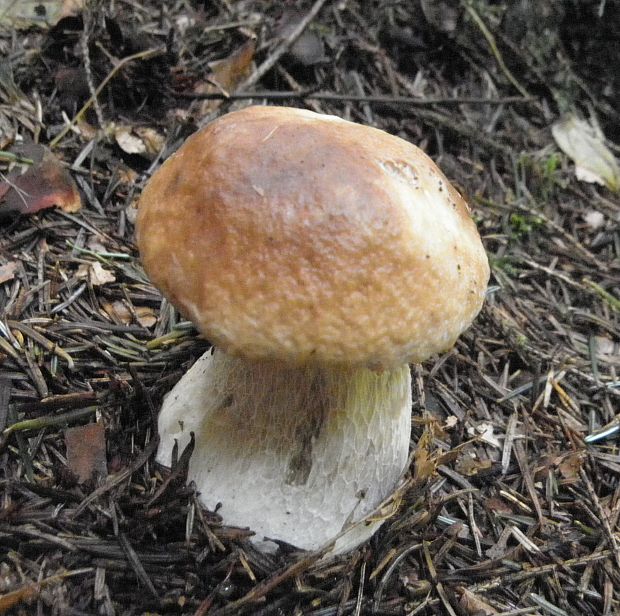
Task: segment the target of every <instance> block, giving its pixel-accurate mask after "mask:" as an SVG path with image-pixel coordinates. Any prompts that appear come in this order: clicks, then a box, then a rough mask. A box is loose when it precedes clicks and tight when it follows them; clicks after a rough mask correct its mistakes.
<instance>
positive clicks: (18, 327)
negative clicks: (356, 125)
mask: <svg viewBox="0 0 620 616" xmlns="http://www.w3.org/2000/svg"><path fill="white" fill-rule="evenodd" d="M288 4H290V3H288ZM293 5H294V6H293ZM528 6H529V10H526V9H525V8H524V7H525V4H524V3H501V2H500V3H490V2H475V3H469V2H467V3H465V2H464V3H450V2H443V1H442V2H437V3H430V2H423V3H407V2H391V3H363V2H355V1H348V2H333V3H329V2H323V3H311V2H296V3H292V5H291V6H290V7H288V6H287V7H283V6H282V3H275V2H273V3H272V2H253V1H251V0H249V1H243V2H235V3H230V2H220V1H216V2H213V3H209V4H208V5H205V4H204V3H189V2H173V3H168V4H167V5H166V6H165V7H162V5H161V3H159V4H157V3H154V2H150V1H146V0H145V1H143V2H131V3H130V2H126V3H118V2H108V1H107V0H103V1H101V2H96V3H87V4H86V5H85V7H84V9H83V11H82V12H78V13H76V14H74V15H72V16H69V17H65V18H63V19H61V20H60V22H58V23H57V24H56V25H55V26H52V27H50V25H45V27H39V25H34V24H31V25H29V26H28V28H27V29H26V30H24V32H26V34H27V35H26V36H24V37H22V38H19V37H18V38H17V39H16V38H15V37H11V36H9V35H8V34H2V35H0V46H1V47H2V50H3V53H4V54H5V55H6V56H7V58H9V59H10V71H8V72H7V71H6V70H4V72H3V71H0V118H4V117H8V118H11V121H10V122H8V123H3V122H2V121H0V130H2V131H3V132H2V139H1V140H0V143H2V148H3V152H2V156H0V167H1V169H0V170H1V172H2V174H3V176H4V177H3V181H6V180H5V179H4V178H8V177H9V174H11V173H16V172H19V174H22V173H23V172H24V171H26V169H28V168H33V169H36V166H35V165H36V164H37V163H35V165H28V164H27V163H24V162H23V161H22V158H23V157H25V158H28V156H27V152H24V153H22V154H20V148H22V147H23V144H25V143H32V142H34V143H35V144H39V143H40V144H43V145H45V146H46V147H47V148H48V150H50V151H51V152H52V154H53V156H54V159H55V161H56V164H57V165H58V168H60V169H62V170H64V171H65V172H66V173H68V174H69V176H70V177H71V179H72V181H73V182H75V183H76V185H77V186H78V187H79V192H80V199H81V201H82V203H83V206H82V208H81V209H80V210H79V211H74V212H70V211H64V210H62V209H53V208H50V209H47V208H39V207H37V206H36V204H35V205H34V206H33V207H34V209H37V211H36V212H33V213H31V214H29V215H28V216H17V215H16V213H17V212H14V211H12V212H11V215H10V216H8V217H6V218H4V219H3V220H2V221H1V222H0V225H1V227H0V420H1V425H2V428H3V430H4V432H3V434H2V439H1V442H0V446H1V447H2V450H1V451H0V464H1V466H0V468H1V470H2V476H1V477H0V490H1V492H2V501H1V503H2V504H1V507H0V550H1V553H2V558H1V559H0V571H1V573H2V575H1V576H0V592H1V593H2V596H1V597H0V609H2V610H3V611H5V612H7V613H18V614H30V613H91V614H92V613H99V614H105V615H112V614H138V613H161V614H211V615H212V614H244V613H247V614H259V615H268V614H282V613H284V614H311V615H314V616H328V615H332V614H333V615H336V614H355V615H359V614H382V615H400V614H403V615H404V614H480V613H484V614H495V613H497V614H506V615H507V614H514V615H516V614H539V615H541V616H542V615H543V614H545V615H546V614H569V615H571V616H572V615H579V616H583V615H593V616H594V615H597V616H598V615H600V614H604V615H612V614H615V613H617V612H618V611H619V610H620V590H619V589H620V574H619V569H618V566H617V562H618V553H619V552H618V542H619V533H620V526H619V518H620V450H619V448H618V443H619V441H618V440H617V436H618V433H619V432H620V428H619V426H620V414H619V412H618V409H619V408H620V405H619V400H620V387H619V386H618V384H619V381H618V369H619V357H618V348H619V344H620V337H619V329H620V328H619V327H618V319H619V311H618V308H617V307H618V306H619V305H620V299H619V298H620V275H619V273H620V238H619V235H618V211H620V208H619V206H620V203H619V201H618V195H617V193H614V192H613V191H612V190H609V188H613V187H614V186H613V184H610V183H609V180H608V181H607V184H608V186H604V185H599V184H592V183H583V182H580V181H579V180H578V179H577V178H576V177H575V174H574V171H573V165H574V164H575V163H574V162H573V161H574V160H576V159H574V158H573V155H572V154H571V153H565V152H564V151H563V149H560V147H559V146H558V145H557V144H556V142H555V140H554V135H553V126H554V125H556V123H557V122H561V121H562V118H566V117H569V114H573V116H574V117H583V110H584V109H587V116H588V117H591V118H596V122H597V124H598V125H599V126H600V129H601V132H600V133H597V134H599V135H600V134H604V135H605V140H604V141H603V140H602V139H601V138H599V142H600V143H604V144H605V148H606V149H607V152H608V154H607V153H606V154H605V156H606V157H607V158H606V160H608V161H611V160H612V159H611V158H609V156H611V157H613V160H614V162H615V159H616V158H617V155H618V151H619V150H618V146H617V145H614V143H615V144H617V143H618V140H619V139H620V117H619V116H618V113H617V105H616V97H615V96H614V94H613V93H614V91H617V88H619V87H620V83H619V81H620V78H619V77H618V74H617V71H614V70H612V68H611V67H614V66H616V63H614V61H613V58H610V56H609V53H610V52H609V49H608V48H607V47H606V46H605V45H604V43H603V42H604V41H605V40H606V37H609V36H611V35H612V34H613V33H614V32H616V31H617V28H619V27H620V13H619V11H618V8H617V7H616V6H615V5H614V4H613V3H600V2H594V1H590V0H586V1H584V2H582V3H572V4H571V3H568V4H563V3H534V4H531V5H528ZM601 10H602V11H603V14H602V15H600V14H599V12H600V11H601ZM287 11H288V15H289V16H290V15H295V19H294V22H295V24H296V25H299V24H301V25H302V26H303V25H304V22H305V21H307V28H308V29H307V32H309V33H310V36H311V37H312V49H320V50H321V54H322V55H324V56H325V61H323V58H321V61H316V62H315V61H314V59H313V61H312V62H303V61H301V59H300V57H299V54H300V53H301V52H300V51H299V49H300V48H299V47H298V48H297V51H295V46H294V45H295V41H296V40H299V39H294V37H293V34H295V32H294V30H295V29H294V28H293V29H288V30H286V29H285V32H284V34H283V31H282V27H281V25H282V23H283V22H286V20H287V18H288V17H287ZM308 16H311V17H310V18H308ZM85 24H86V26H87V27H86V29H84V26H85ZM593 31H596V32H597V34H598V36H597V37H595V38H592V36H591V33H592V32H593ZM297 34H299V35H301V33H300V32H298V33H297ZM317 37H318V39H317ZM307 40H308V41H309V40H310V39H309V38H308V39H307ZM319 40H320V43H319ZM250 42H251V43H250ZM302 43H303V39H302ZM560 50H561V51H560ZM24 51H26V53H24ZM313 53H314V52H313ZM296 54H297V57H296ZM311 55H312V54H311ZM314 55H316V54H314ZM317 59H318V55H317ZM218 62H219V64H218ZM213 63H215V64H213ZM87 66H88V68H87ZM76 67H83V68H81V69H80V70H79V71H78V72H77V73H76V72H75V69H76ZM593 67H595V68H596V70H593ZM70 70H73V71H74V72H73V73H71V74H72V75H73V77H72V78H71V79H77V77H79V80H80V83H77V81H76V85H79V87H75V88H73V89H67V83H71V80H69V81H67V78H66V77H63V78H62V79H64V81H63V83H62V86H63V87H62V88H58V87H57V86H58V85H59V82H58V80H59V79H60V77H62V75H65V76H66V75H68V74H69V73H67V71H70ZM218 71H219V78H218ZM216 82H217V84H216ZM200 84H207V85H208V86H210V87H208V88H206V89H205V90H202V89H201V88H202V86H200ZM614 88H615V89H614ZM69 90H71V91H70V92H69ZM251 102H253V103H259V104H260V103H263V104H288V105H294V106H302V107H308V108H311V109H314V110H316V111H319V112H324V113H332V114H336V115H340V116H342V117H345V118H348V119H352V120H356V121H360V122H364V123H369V124H372V125H375V126H377V127H379V128H382V129H384V130H387V131H389V132H392V133H394V134H398V135H400V136H402V137H404V138H406V139H409V140H410V141H412V142H414V143H416V144H418V145H420V146H421V147H423V148H424V149H425V150H426V151H427V152H428V153H429V154H430V155H431V156H432V157H433V158H434V159H435V160H437V162H438V163H439V164H440V165H441V167H442V168H443V169H444V170H445V172H446V173H447V175H448V176H449V177H450V178H451V180H452V181H453V182H454V183H455V184H456V185H457V186H458V187H459V189H460V190H461V191H462V192H463V193H464V194H465V195H466V196H467V197H468V200H469V202H470V203H471V205H472V209H473V211H474V216H475V220H476V222H477V224H478V226H479V229H480V232H481V235H482V237H483V241H484V243H485V247H486V249H487V252H488V254H489V259H490V262H491V266H492V270H493V277H492V280H491V284H490V288H489V291H488V297H487V302H486V305H485V308H484V309H483V312H482V313H481V315H480V317H479V318H478V320H477V321H476V323H475V325H474V326H473V327H472V329H471V330H469V331H468V332H467V333H466V334H465V335H464V336H463V337H462V338H461V340H460V341H459V342H458V343H457V345H456V346H455V347H454V349H452V350H451V351H450V352H448V353H446V354H445V355H443V356H441V357H438V358H435V359H434V360H431V361H429V362H427V363H426V364H424V365H423V366H421V367H416V368H415V377H416V378H415V383H416V393H415V396H414V400H413V409H412V412H413V417H414V424H413V430H412V440H411V465H410V470H409V474H408V476H407V477H405V478H404V481H403V483H402V485H401V486H400V487H399V489H398V491H397V493H396V494H394V495H393V497H392V498H391V499H389V501H388V502H386V503H385V504H384V506H383V507H382V508H381V509H380V511H378V512H377V513H376V515H377V516H380V517H381V518H382V519H384V524H383V526H382V528H381V530H380V531H379V532H378V533H377V535H376V536H375V537H374V538H373V539H372V540H371V541H370V542H369V544H368V545H366V546H362V547H361V548H359V549H358V550H356V551H354V552H353V553H351V554H348V555H346V556H343V557H341V558H339V559H337V560H336V561H322V560H321V556H322V554H320V553H318V554H299V553H296V552H295V551H294V550H290V549H289V550H287V549H284V546H283V548H282V549H281V550H280V552H279V553H277V554H275V555H266V554H260V553H258V552H256V550H255V549H254V548H253V546H252V544H251V543H250V542H249V540H248V537H249V536H250V535H251V530H248V529H240V528H231V527H227V526H225V525H223V523H222V520H221V519H220V517H219V516H218V513H217V512H214V511H208V510H205V509H202V508H201V506H200V503H199V500H198V498H197V495H196V494H195V492H194V489H193V487H192V486H191V485H190V486H188V485H186V484H185V481H184V478H185V469H186V465H187V459H188V455H187V454H186V455H184V452H179V455H178V463H177V465H176V466H175V468H174V469H173V470H172V471H166V470H165V469H161V468H159V467H158V466H157V465H156V464H155V463H154V460H153V455H154V452H155V450H156V447H157V435H156V414H157V410H158V408H159V405H160V403H161V399H162V397H163V396H164V395H165V394H166V393H167V392H168V391H169V390H170V389H171V388H172V386H173V385H174V384H175V383H176V381H177V380H178V379H179V378H180V377H181V375H182V374H183V373H184V371H185V370H186V369H187V368H188V367H189V366H190V365H191V364H192V362H193V361H194V360H195V359H197V358H198V357H199V356H200V354H201V353H202V352H203V351H204V350H205V349H206V348H207V347H208V342H207V341H205V340H202V339H200V337H198V336H197V334H196V332H195V331H194V329H193V327H192V326H191V324H188V323H186V322H184V321H183V320H182V318H181V317H180V316H179V315H178V314H177V313H176V311H175V310H174V309H173V308H172V307H171V306H170V305H169V304H168V303H167V302H166V301H165V300H164V299H163V298H162V297H161V296H160V294H159V293H158V292H157V291H156V290H155V289H154V288H153V287H152V286H151V285H150V283H149V281H148V280H147V278H146V277H145V275H144V273H143V271H142V270H141V268H140V264H139V261H138V259H137V255H136V250H135V245H134V242H133V216H134V214H135V209H134V208H133V204H134V203H135V200H136V197H137V196H138V195H139V192H140V189H141V187H142V185H143V184H144V182H145V180H146V179H147V178H148V177H149V175H150V174H151V173H152V171H153V170H154V169H155V168H156V167H157V166H158V165H159V164H160V163H161V161H162V160H163V159H165V158H166V157H167V156H169V155H170V154H171V153H172V152H173V151H174V150H175V149H176V148H177V147H178V145H179V144H180V143H181V142H182V141H183V139H184V138H185V137H186V136H187V135H188V134H191V132H193V131H194V130H195V129H196V127H197V126H199V125H202V124H204V123H206V122H208V121H209V119H210V118H212V117H215V116H216V115H217V114H220V113H224V112H226V111H228V110H231V109H234V108H236V107H238V106H241V105H245V104H250V103H251ZM207 103H208V104H207ZM3 127H4V128H3ZM119 127H120V130H118V129H119ZM145 131H148V132H145ZM556 132H557V129H556ZM117 135H126V136H129V137H130V139H128V140H127V139H126V137H121V140H120V142H119V140H118V138H117ZM37 147H40V146H37ZM610 164H611V166H612V167H613V164H614V163H610ZM616 164H617V163H616ZM24 165H26V166H25V167H24ZM599 175H601V177H602V178H603V179H604V178H605V175H604V174H601V172H599ZM38 177H39V178H40V177H42V176H41V174H39V176H38ZM7 192H8V189H6V190H5V194H6V193H7ZM48 192H49V190H48ZM29 193H31V194H34V190H33V189H32V187H31V188H30V189H29ZM48 201H49V200H48ZM0 207H2V206H0ZM14 209H19V208H14ZM93 426H101V427H100V428H96V427H93ZM76 429H77V430H78V432H77V434H78V438H79V437H80V434H82V435H85V434H86V433H87V432H88V431H89V430H99V436H98V437H97V439H98V440H97V446H96V447H95V446H93V452H92V456H93V457H92V458H91V459H90V460H88V459H87V461H86V469H87V470H88V469H89V468H91V469H92V468H95V467H96V468H98V469H99V472H96V473H94V474H92V473H91V479H90V480H87V481H84V482H76V475H78V476H79V475H80V473H76V471H78V470H79V468H78V464H77V462H76V458H75V457H74V455H73V454H72V453H71V451H72V446H71V445H70V444H69V443H67V440H66V434H69V433H68V432H67V430H76ZM102 429H104V430H105V432H104V433H103V430H102ZM85 438H86V437H85ZM93 443H94V441H93ZM104 462H105V469H104ZM87 474H88V473H86V474H85V475H87ZM85 475H84V476H85ZM11 610H12V612H11Z"/></svg>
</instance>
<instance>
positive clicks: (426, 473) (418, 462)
mask: <svg viewBox="0 0 620 616" xmlns="http://www.w3.org/2000/svg"><path fill="white" fill-rule="evenodd" d="M432 443H433V435H432V432H431V429H429V427H428V426H427V427H426V428H425V429H424V432H422V436H421V437H420V439H419V440H418V444H417V446H416V449H415V453H414V454H413V459H414V463H415V464H414V471H413V480H414V483H415V484H416V485H419V484H421V483H423V482H425V481H426V480H427V479H430V477H432V476H433V474H434V472H435V467H436V463H435V461H434V460H433V459H432V456H431V447H432Z"/></svg>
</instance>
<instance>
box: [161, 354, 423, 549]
mask: <svg viewBox="0 0 620 616" xmlns="http://www.w3.org/2000/svg"><path fill="white" fill-rule="evenodd" d="M410 426H411V376H410V373H409V368H408V366H407V365H402V366H399V367H397V368H395V369H392V370H385V371H383V372H381V373H376V372H373V371H371V370H369V369H367V368H352V367H346V368H345V367H334V366H325V367H322V366H302V367H290V366H285V365H284V364H280V363H277V362H273V361H256V360H247V359H239V358H236V357H231V356H229V355H227V354H226V353H224V352H222V351H219V350H215V351H214V352H211V351H209V352H207V353H205V354H204V355H203V356H202V357H201V358H200V359H199V360H198V361H197V362H196V363H195V364H194V366H192V368H191V369H190V370H189V371H188V373H187V374H186V375H185V376H184V377H183V378H182V379H181V381H180V382H179V383H178V384H177V385H176V386H175V388H174V389H173V390H172V391H171V392H170V393H169V394H168V396H167V397H166V399H165V401H164V404H163V408H162V411H161V413H160V416H159V433H160V438H161V443H160V447H159V452H158V455H157V459H158V461H159V462H160V463H162V464H164V465H170V462H171V456H172V449H173V446H174V443H175V440H178V444H179V450H182V448H183V447H185V445H187V443H188V442H189V439H190V432H194V434H195V439H196V443H195V449H194V453H193V454H192V459H191V461H190V466H189V473H188V480H189V481H193V482H194V483H195V484H196V487H197V489H198V490H199V492H200V498H201V500H202V502H203V503H204V504H205V505H206V506H207V507H208V508H210V509H215V507H216V506H217V505H218V503H221V508H220V509H219V512H220V514H221V515H222V517H223V520H224V522H225V523H226V524H229V525H234V526H249V527H250V528H251V529H252V530H253V531H255V533H256V536H255V540H256V542H257V543H258V544H259V546H261V547H263V548H264V549H270V548H273V547H275V546H274V544H273V542H270V541H268V540H269V539H276V540H279V541H285V542H287V543H290V544H292V545H294V546H296V547H298V548H303V549H307V550H312V549H317V548H319V547H321V546H322V545H324V544H325V543H327V542H328V541H330V540H332V539H334V538H335V537H336V536H337V535H339V534H340V533H341V531H342V530H343V529H344V528H345V527H346V526H347V525H348V524H349V523H351V522H355V521H356V520H360V519H361V518H363V517H364V516H365V515H367V514H368V513H369V512H371V511H372V510H373V509H375V508H376V506H377V505H378V504H379V503H381V502H382V501H383V500H384V499H385V498H386V497H387V496H389V494H390V493H391V492H392V490H393V489H394V487H395V486H396V484H397V483H398V480H399V478H400V477H401V475H402V473H403V470H404V468H405V465H406V462H407V457H408V448H409V438H410ZM379 524H380V522H372V523H370V524H360V525H357V526H354V527H353V528H352V529H351V530H350V531H349V532H346V533H345V534H344V535H343V536H342V537H340V538H339V539H338V541H337V543H336V545H335V548H334V550H333V553H339V552H344V551H347V550H349V549H352V548H353V547H355V546H356V545H358V544H359V543H361V542H363V541H365V540H366V539H368V538H369V537H370V536H371V535H372V534H373V533H374V532H375V531H376V530H377V527H378V525H379Z"/></svg>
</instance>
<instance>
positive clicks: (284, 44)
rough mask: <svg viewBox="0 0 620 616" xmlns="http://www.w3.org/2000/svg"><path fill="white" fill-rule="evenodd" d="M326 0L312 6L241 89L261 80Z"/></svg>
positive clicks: (317, 1)
mask: <svg viewBox="0 0 620 616" xmlns="http://www.w3.org/2000/svg"><path fill="white" fill-rule="evenodd" d="M324 4H325V0H316V2H315V3H314V4H313V5H312V8H311V9H310V10H309V11H308V13H307V14H306V15H305V16H304V18H303V19H301V20H300V21H299V23H298V24H297V25H296V26H295V27H294V28H293V30H292V31H291V33H290V34H289V35H288V36H287V37H286V38H285V39H284V40H283V41H282V42H281V43H280V44H279V45H278V46H277V47H276V48H275V49H274V51H273V53H272V54H270V55H269V56H268V57H267V59H266V60H265V61H264V62H263V63H262V64H261V65H260V66H259V67H258V68H257V69H256V70H255V71H254V72H253V73H252V74H251V75H250V76H249V77H248V78H247V79H246V80H245V81H244V82H243V83H242V84H241V87H240V88H239V89H240V90H244V89H245V88H249V87H250V86H253V85H254V84H255V83H257V82H258V81H260V80H261V79H262V78H263V77H264V76H265V75H266V74H267V73H268V72H269V71H270V70H271V69H272V68H273V67H274V66H275V64H276V63H277V62H278V60H280V58H281V57H282V56H283V55H284V54H285V53H286V52H287V51H288V50H289V49H290V47H291V45H293V43H294V42H295V41H296V40H297V39H298V38H299V37H300V36H301V34H302V32H303V31H304V30H305V29H306V27H307V26H308V24H309V23H310V22H311V21H312V20H313V19H314V18H315V17H316V15H317V14H318V12H319V11H320V10H321V9H322V8H323V5H324Z"/></svg>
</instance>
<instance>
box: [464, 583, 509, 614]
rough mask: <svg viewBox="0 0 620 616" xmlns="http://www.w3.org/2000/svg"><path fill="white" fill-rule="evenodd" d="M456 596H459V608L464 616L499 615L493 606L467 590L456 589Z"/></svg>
mask: <svg viewBox="0 0 620 616" xmlns="http://www.w3.org/2000/svg"><path fill="white" fill-rule="evenodd" d="M457 594H460V595H461V598H460V600H459V607H460V608H461V609H462V610H463V612H464V613H465V614H471V615H472V616H491V615H492V614H498V613H499V612H498V611H497V610H496V609H495V608H494V607H493V606H491V605H489V604H488V603H487V602H486V601H483V600H482V599H481V598H480V597H478V596H477V595H475V594H474V593H473V592H471V591H470V590H467V588H464V587H462V588H459V589H457Z"/></svg>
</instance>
